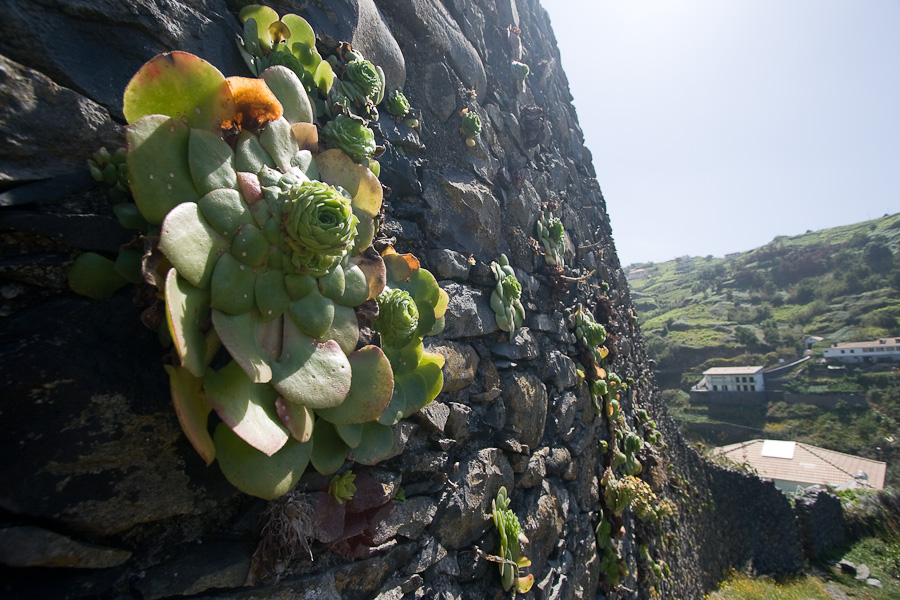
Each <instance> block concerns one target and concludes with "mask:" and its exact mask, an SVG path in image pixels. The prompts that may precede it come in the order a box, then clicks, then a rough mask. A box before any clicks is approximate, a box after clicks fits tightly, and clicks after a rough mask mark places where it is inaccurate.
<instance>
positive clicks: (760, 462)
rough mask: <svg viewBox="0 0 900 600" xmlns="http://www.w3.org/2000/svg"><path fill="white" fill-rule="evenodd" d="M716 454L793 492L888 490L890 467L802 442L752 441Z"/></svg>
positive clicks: (725, 448)
mask: <svg viewBox="0 0 900 600" xmlns="http://www.w3.org/2000/svg"><path fill="white" fill-rule="evenodd" d="M713 454H715V455H721V456H725V457H727V458H728V459H730V460H732V461H734V462H737V463H743V464H746V465H749V466H750V467H751V468H753V469H754V470H755V471H756V473H757V474H758V475H759V476H760V477H764V478H766V479H771V480H772V481H773V482H774V483H775V487H777V488H778V489H780V490H782V491H784V492H788V493H793V492H795V491H797V490H799V489H803V488H807V487H810V486H813V485H819V486H829V487H832V488H835V489H866V490H881V489H884V476H885V473H886V471H887V464H886V463H884V462H882V461H880V460H870V459H868V458H861V457H859V456H853V455H852V454H844V453H843V452H835V451H834V450H826V449H825V448H819V447H817V446H810V445H809V444H802V443H800V442H785V441H780V440H750V441H749V442H742V443H739V444H730V445H728V446H721V447H719V448H716V449H715V450H713Z"/></svg>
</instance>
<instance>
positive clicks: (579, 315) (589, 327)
mask: <svg viewBox="0 0 900 600" xmlns="http://www.w3.org/2000/svg"><path fill="white" fill-rule="evenodd" d="M575 337H577V338H578V341H579V342H581V343H582V344H583V345H584V346H585V348H587V350H588V352H589V353H590V355H591V358H592V359H593V360H594V363H595V364H597V365H598V366H599V365H600V364H602V362H603V359H604V358H606V356H607V354H609V350H607V349H606V348H604V347H603V342H605V341H606V329H605V328H604V327H603V325H601V324H600V323H597V322H596V321H595V320H594V317H592V316H591V313H590V312H589V311H586V310H584V308H583V307H582V306H581V305H580V304H579V305H578V308H577V310H576V311H575Z"/></svg>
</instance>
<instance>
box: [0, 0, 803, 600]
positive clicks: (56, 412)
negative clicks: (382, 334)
mask: <svg viewBox="0 0 900 600" xmlns="http://www.w3.org/2000/svg"><path fill="white" fill-rule="evenodd" d="M241 5H242V3H241V2H223V1H216V0H181V1H176V0H165V1H163V0H158V1H151V0H132V1H130V2H108V1H103V0H80V1H78V2H69V1H60V0H40V1H34V0H10V1H9V2H6V3H5V10H4V19H3V21H2V23H0V132H2V134H3V137H4V139H5V140H6V143H5V144H4V146H3V149H2V150H0V235H2V240H3V244H2V246H0V248H2V250H0V278H2V280H0V315H2V317H0V318H2V320H3V321H2V322H3V326H2V328H0V364H2V365H3V366H2V382H3V385H4V393H3V395H2V399H0V426H2V428H3V430H4V435H3V436H2V438H0V450H2V454H3V456H4V458H5V460H4V461H3V463H2V464H0V563H2V564H3V565H4V566H2V567H0V575H2V579H0V581H2V583H0V590H2V594H3V595H4V597H8V598H16V597H55V598H89V597H90V598H143V599H147V600H151V599H158V598H173V597H185V596H186V597H194V596H202V597H204V598H242V599H243V598H282V597H283V598H288V597H290V598H313V597H315V598H350V599H354V598H360V599H362V598H381V599H387V598H414V597H415V598H420V597H425V598H479V599H481V598H491V597H494V596H495V595H496V594H497V593H498V592H499V591H500V582H499V577H498V573H497V568H496V565H495V564H493V563H491V562H489V561H487V560H485V558H484V556H483V554H481V551H483V552H487V553H491V552H493V551H494V550H495V545H496V543H497V539H496V534H495V533H494V531H493V526H492V525H491V524H490V518H489V511H490V503H491V500H492V499H493V498H494V497H495V495H496V492H497V490H498V489H499V488H500V486H501V485H503V486H506V488H507V489H508V490H510V493H511V498H512V504H511V506H512V508H513V509H514V510H515V512H516V513H517V514H518V516H519V519H520V521H521V522H522V524H523V529H524V532H525V533H526V535H527V536H528V538H529V540H530V544H529V545H528V547H527V550H526V554H527V555H528V556H529V557H530V558H531V559H532V561H533V564H532V566H531V567H530V569H529V571H530V572H531V573H533V574H534V576H535V580H536V584H535V586H534V588H533V590H532V591H531V592H530V593H529V594H527V595H526V596H525V597H527V598H530V597H534V598H540V599H549V598H592V597H598V598H604V597H608V598H614V597H618V598H649V597H650V596H651V593H652V591H655V592H657V593H658V594H659V595H660V596H661V597H664V598H693V597H699V596H700V595H701V594H702V592H703V591H704V590H706V589H707V588H708V587H709V586H710V585H711V584H712V583H713V582H714V580H715V579H716V577H718V575H719V574H720V573H721V571H722V569H723V568H725V567H729V566H737V567H741V566H744V565H747V564H752V566H753V567H755V568H756V569H757V570H759V571H761V572H782V571H786V570H792V569H795V568H796V567H797V566H798V565H799V564H800V561H801V560H802V558H801V554H800V546H799V541H798V537H797V532H796V522H795V521H794V519H793V516H792V515H791V511H790V506H789V504H788V502H787V500H786V499H785V498H784V497H783V496H782V495H781V494H780V493H778V492H777V491H775V490H774V487H772V486H771V484H764V483H761V482H759V481H758V480H756V479H753V478H749V477H746V476H743V475H738V474H735V473H730V472H727V471H723V470H721V469H719V468H717V467H712V466H709V465H706V464H704V463H703V462H702V461H701V460H700V458H699V457H698V456H697V454H696V453H695V452H694V451H693V450H691V449H690V448H688V447H687V446H686V445H685V444H684V443H683V441H682V440H681V438H680V437H679V435H678V432H677V430H676V428H675V425H674V423H673V421H672V420H671V419H669V418H668V417H667V416H666V415H665V407H664V406H662V405H661V402H660V399H659V393H658V389H657V388H656V386H655V383H654V378H653V374H652V373H651V371H650V368H649V366H648V361H647V356H646V352H645V350H644V346H643V341H642V339H641V337H640V334H639V332H638V331H637V329H636V325H635V323H636V320H635V318H634V316H633V312H632V309H631V307H632V304H631V300H630V297H629V292H628V287H627V284H626V282H625V278H624V275H623V273H622V270H621V268H620V264H619V261H618V258H617V257H616V253H615V247H614V244H613V241H612V237H611V234H612V230H611V227H610V222H609V217H608V215H607V213H606V208H605V202H604V199H603V196H602V195H601V193H600V188H599V186H598V184H597V181H596V179H595V173H594V169H593V166H592V164H591V155H590V153H589V152H588V150H587V149H586V148H585V147H584V143H583V136H582V134H581V130H580V128H579V126H578V121H577V118H576V115H575V109H574V107H573V106H572V104H571V96H570V94H569V91H568V84H567V81H566V77H565V74H564V73H563V71H562V69H561V65H560V57H559V52H558V50H557V47H556V43H555V38H554V36H553V32H552V29H551V27H550V23H549V19H548V18H547V15H546V13H545V12H544V11H543V9H542V8H541V7H540V5H539V3H538V2H537V0H518V1H516V0H496V1H495V0H478V1H475V2H468V1H462V0H443V1H440V0H412V1H401V0H377V1H374V2H373V0H332V1H328V2H326V1H317V0H310V1H306V2H296V3H285V2H277V3H273V5H272V6H273V8H275V9H276V10H278V11H279V12H280V13H284V12H288V11H294V12H298V13H300V14H301V15H303V16H304V17H306V18H307V19H308V20H309V21H310V22H311V23H312V25H313V27H314V29H315V30H316V33H317V35H318V36H319V38H320V39H321V40H322V44H323V46H324V47H326V48H327V47H328V46H329V45H331V47H333V46H334V44H336V42H337V41H338V40H350V41H351V42H352V43H353V45H354V46H355V47H357V48H359V49H360V50H362V51H363V52H364V53H365V54H366V55H367V56H369V57H371V58H373V59H374V60H375V61H376V62H378V63H380V64H381V65H382V66H383V67H384V68H385V72H386V74H387V76H388V79H389V82H391V85H399V84H401V83H402V84H403V85H404V91H405V92H406V93H407V95H408V97H409V98H410V101H411V103H412V105H413V106H414V107H416V108H418V109H419V110H420V113H421V114H420V116H421V122H422V125H421V128H420V129H419V130H410V129H409V128H404V127H402V126H399V125H397V124H395V123H394V122H393V121H391V120H389V119H382V122H381V132H380V142H381V143H384V144H385V145H386V146H387V147H388V152H387V153H386V154H385V155H384V156H383V157H382V159H381V161H382V164H383V168H382V181H383V182H384V183H385V184H386V185H387V186H389V187H390V188H391V191H392V192H391V195H390V196H389V197H388V199H387V202H386V211H387V218H386V222H385V224H384V230H385V232H386V233H387V235H388V236H390V237H393V238H395V244H396V246H397V247H398V249H400V250H401V251H407V252H409V251H411V252H414V253H415V254H416V255H417V256H419V257H420V258H421V259H422V262H423V265H424V266H425V267H426V268H428V269H429V270H431V271H432V272H434V273H435V274H436V276H437V277H438V279H439V280H440V282H441V285H442V287H444V289H446V290H447V291H448V292H449V294H450V296H451V303H450V306H449V308H448V313H447V327H446V329H445V331H444V333H443V334H442V335H440V336H437V337H435V338H433V339H431V341H430V342H429V343H430V345H431V348H432V350H434V351H437V352H441V353H442V354H444V355H445V356H446V357H447V365H446V367H445V380H446V385H445V390H444V392H443V393H442V394H441V395H440V396H439V397H438V400H437V401H436V402H434V403H433V404H432V405H430V406H429V407H428V408H427V409H426V410H425V411H423V412H422V414H420V415H417V416H415V417H414V418H412V419H410V420H408V421H405V422H402V423H401V424H400V425H398V427H397V430H396V441H397V450H398V453H397V455H396V456H394V457H393V458H391V459H389V460H387V461H385V462H384V463H382V464H380V465H378V466H377V467H374V468H362V467H358V466H354V471H355V472H358V473H364V474H365V475H367V476H369V477H371V479H372V481H376V482H378V485H380V486H383V487H384V489H386V490H396V489H398V488H400V487H402V488H403V489H404V490H405V493H406V498H407V501H406V502H403V503H394V502H392V503H389V504H386V505H384V507H385V508H384V509H383V510H379V511H378V512H377V515H375V516H372V515H371V511H370V510H369V511H368V512H367V510H368V509H365V508H363V507H358V508H359V512H358V513H354V514H356V515H357V516H358V518H359V519H361V520H365V524H366V527H367V529H366V531H367V532H368V533H367V535H369V536H371V542H372V543H373V544H377V550H376V551H373V552H371V553H370V554H366V555H363V556H360V555H358V554H353V555H348V554H347V553H346V552H344V553H341V552H340V551H339V548H337V547H332V548H329V547H327V546H325V545H323V544H319V543H317V544H314V545H313V547H312V548H311V550H312V556H313V557H314V559H310V553H309V552H307V551H306V550H305V549H303V548H298V547H294V546H291V545H290V544H283V543H282V544H281V545H279V543H278V541H279V540H280V539H281V540H282V541H283V539H282V538H284V536H286V535H287V534H288V533H289V528H290V527H291V526H293V525H296V524H297V523H298V517H297V515H299V514H302V511H303V510H304V508H303V507H310V506H314V498H315V497H316V496H315V494H316V493H317V492H318V490H320V489H322V488H323V487H324V485H326V484H327V478H321V477H317V476H315V475H308V476H307V477H305V478H304V479H303V481H301V484H300V486H299V487H298V491H297V492H295V493H292V494H290V495H289V496H287V497H285V498H284V499H282V500H279V501H276V502H272V503H265V502H263V501H260V500H256V499H253V498H250V497H247V496H244V495H242V494H240V493H238V492H237V491H235V490H234V489H233V488H232V487H231V486H230V485H229V484H228V483H227V482H226V481H225V480H224V478H223V477H222V476H221V474H220V473H219V471H218V469H217V468H216V467H215V466H213V467H210V468H205V467H204V466H203V462H202V460H200V459H199V457H198V456H197V455H196V454H195V453H194V452H193V450H192V449H191V447H190V445H189V444H188V443H187V441H186V440H185V438H184V436H183V435H182V434H181V432H180V429H179V427H178V423H177V420H176V418H175V415H174V411H173V410H172V408H171V401H170V399H169V391H168V383H167V380H166V376H165V373H164V371H163V369H162V364H163V357H162V350H161V347H160V345H159V342H158V340H157V337H156V334H155V333H154V332H153V331H151V330H150V329H148V328H146V327H144V326H143V325H142V324H141V319H142V318H143V320H144V321H146V322H152V321H153V319H154V317H155V318H158V315H155V316H154V315H153V314H148V313H147V312H146V307H148V306H152V304H153V302H152V301H153V297H152V292H150V296H149V297H148V296H147V294H148V290H146V289H142V288H134V287H129V288H127V289H124V290H122V291H120V292H119V293H117V294H116V295H115V296H114V297H113V298H111V299H109V300H106V301H102V302H98V301H93V300H89V299H85V298H81V297H77V296H75V295H74V294H72V293H71V292H69V291H68V288H67V286H66V282H65V273H66V269H67V267H68V265H69V264H71V262H72V260H73V258H74V257H75V256H76V255H77V254H78V253H80V252H81V251H84V250H94V251H101V252H111V253H114V252H115V251H116V250H117V249H118V247H119V246H120V245H121V244H125V243H128V242H129V238H128V235H127V234H126V233H125V232H124V231H122V230H121V229H120V228H119V227H118V225H117V223H116V221H115V219H114V218H113V215H112V212H111V209H110V207H109V205H108V204H107V203H106V202H105V200H104V199H103V197H102V196H101V195H100V193H99V191H98V190H97V189H96V187H94V186H93V185H92V181H91V180H90V178H89V176H87V174H86V169H85V160H86V159H87V158H88V156H89V155H90V154H91V153H92V152H93V151H94V150H96V149H97V148H98V147H99V146H101V145H107V146H109V147H115V146H117V145H119V144H121V143H122V141H123V133H122V131H123V130H122V127H123V125H124V122H123V118H122V113H121V109H122V107H121V93H122V90H123V89H124V86H125V85H126V83H127V82H128V80H129V78H130V77H131V75H132V74H133V73H134V72H135V71H136V70H137V69H138V68H139V67H140V66H141V65H142V64H143V63H144V62H145V61H146V60H148V59H149V58H151V57H152V56H154V55H155V54H157V53H159V52H163V51H167V50H175V49H178V50H187V51H190V52H193V53H195V54H198V55H199V56H201V57H203V58H205V59H206V60H208V61H210V62H212V63H213V64H214V65H216V66H217V67H218V68H219V69H220V70H221V71H222V72H223V73H225V74H226V75H246V71H245V68H244V66H243V64H242V62H241V60H240V57H239V56H238V53H237V50H236V47H235V44H234V36H235V34H237V33H238V31H239V29H238V23H237V20H236V18H235V14H236V12H237V11H238V10H239V9H240V6H241ZM509 26H515V27H518V28H519V30H520V31H521V40H522V44H523V56H522V60H523V61H524V62H526V63H528V64H529V65H531V71H532V74H531V75H530V76H529V78H528V87H527V91H526V92H524V93H522V92H518V91H517V90H516V87H515V83H514V81H513V79H512V73H511V71H510V61H511V59H512V58H513V57H514V55H515V54H514V53H515V52H516V50H515V46H514V45H512V44H510V42H509V33H508V31H509V29H508V28H509ZM463 108H468V109H469V110H473V111H476V112H477V113H478V114H479V115H480V116H481V119H482V122H483V123H484V131H483V133H482V135H481V139H480V140H479V143H478V144H477V145H476V146H475V147H474V148H468V147H467V146H466V145H465V144H464V143H463V139H462V137H461V136H460V134H459V132H458V128H459V116H458V113H459V111H460V110H461V109H463ZM543 204H547V205H550V206H552V207H553V208H554V209H555V211H556V214H557V215H559V216H560V217H561V218H562V221H563V223H564V224H565V228H566V232H567V234H568V240H567V247H568V249H567V252H566V259H567V265H569V268H568V269H567V271H566V277H567V278H566V279H562V278H559V277H558V276H555V275H554V274H553V273H552V272H550V271H548V270H547V269H546V267H545V265H544V261H543V258H542V257H541V256H540V255H539V254H538V252H537V251H536V244H535V242H534V240H533V239H532V235H533V232H534V223H535V221H536V219H537V218H538V215H539V213H540V210H541V207H542V205H543ZM500 252H505V253H506V254H507V255H508V256H509V258H510V261H511V264H512V265H513V266H514V267H515V269H516V271H517V274H518V275H519V279H520V281H521V282H522V283H523V300H524V304H525V308H526V312H527V314H528V317H527V319H526V327H525V328H523V329H522V330H521V331H520V332H519V333H518V334H517V335H516V336H515V337H514V338H513V339H511V340H510V339H509V338H508V336H507V334H506V333H505V332H502V331H499V330H498V329H497V326H496V323H495V321H494V319H493V314H492V312H491V310H490V308H489V305H488V298H489V295H490V292H491V289H492V287H493V285H494V281H493V276H492V275H491V272H490V270H489V267H488V265H489V264H490V262H491V261H492V260H494V259H496V258H497V256H498V254H499V253H500ZM603 284H608V286H609V288H608V291H604V289H603ZM577 303H581V304H583V305H584V306H585V307H587V309H589V310H591V311H592V312H593V314H594V316H595V317H596V318H597V319H598V320H599V321H600V322H601V323H603V324H604V325H605V326H606V328H607V330H608V332H609V333H610V337H609V341H608V343H607V346H608V347H609V349H610V357H609V368H610V369H611V370H613V371H615V372H617V373H618V374H619V375H620V376H621V377H622V378H623V379H625V378H628V377H630V378H633V380H634V382H635V384H634V385H633V386H632V387H631V389H630V390H629V393H628V394H627V396H626V397H625V398H624V399H623V402H622V404H623V410H624V412H625V414H626V416H627V420H628V422H629V424H630V425H631V426H632V427H636V426H637V425H636V421H635V411H636V410H637V409H638V408H640V407H643V408H646V409H647V410H648V411H649V412H650V414H651V416H652V417H653V418H655V419H656V421H657V423H658V424H659V427H660V430H661V431H662V433H663V435H664V439H665V440H666V441H667V443H668V447H667V449H660V450H647V451H645V454H642V456H641V459H642V462H644V464H645V467H646V468H645V473H643V474H642V477H643V478H644V479H645V480H646V481H647V482H648V483H649V484H650V485H651V487H652V489H653V490H654V492H655V493H656V494H657V495H658V496H660V497H666V498H671V499H673V500H674V501H675V502H676V505H677V506H678V509H679V516H678V517H676V518H673V519H671V520H669V521H667V523H666V526H665V527H666V529H665V530H664V531H662V532H661V533H660V532H657V531H653V530H651V529H650V528H649V527H648V526H645V525H644V524H641V523H639V522H637V521H636V520H635V519H633V518H631V517H628V516H627V515H626V518H625V522H624V526H625V530H626V534H625V536H624V537H623V542H622V547H623V552H624V555H625V560H626V563H627V565H628V567H629V575H628V576H627V577H626V578H625V579H624V580H623V584H624V588H622V589H620V590H619V591H618V592H616V591H611V590H609V589H608V588H606V587H605V586H604V585H603V584H602V583H601V577H600V573H599V557H598V554H597V548H596V543H595V539H594V528H595V526H596V524H597V518H598V512H597V511H598V508H599V494H600V485H599V479H600V476H601V474H602V472H603V469H604V468H605V466H606V465H605V463H604V461H606V457H605V456H600V454H599V452H598V451H597V442H598V441H599V440H600V439H606V438H607V437H608V435H609V432H608V431H607V427H606V423H605V421H604V419H602V418H601V417H599V416H597V415H596V413H595V410H594V408H593V406H592V402H591V399H590V397H589V395H588V393H587V390H586V389H585V387H584V386H582V387H579V386H578V385H577V379H576V371H575V362H576V360H578V353H579V350H578V348H577V347H576V345H575V338H574V336H573V334H572V331H571V329H570V326H571V324H570V317H571V314H572V310H573V308H574V306H575V305H576V304H577ZM401 450H402V452H400V451H401ZM348 510H349V509H348ZM288 537H289V536H288ZM642 543H650V544H651V545H653V548H654V553H655V556H656V557H657V558H662V559H664V560H665V561H666V562H667V563H668V564H669V565H670V567H671V570H672V575H671V577H670V578H668V579H666V580H663V581H658V580H654V579H652V578H651V577H650V575H649V574H648V569H647V568H646V565H644V564H642V563H640V562H639V561H638V558H637V557H638V545H639V544H642ZM345 550H346V548H345ZM245 583H246V584H249V586H248V587H245Z"/></svg>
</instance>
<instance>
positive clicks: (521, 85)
mask: <svg viewBox="0 0 900 600" xmlns="http://www.w3.org/2000/svg"><path fill="white" fill-rule="evenodd" d="M510 66H511V67H512V73H513V79H515V81H516V88H517V89H518V90H519V91H520V92H524V91H525V78H526V77H528V73H530V72H531V68H530V67H529V66H528V65H526V64H525V63H523V62H519V61H517V60H514V61H512V63H510Z"/></svg>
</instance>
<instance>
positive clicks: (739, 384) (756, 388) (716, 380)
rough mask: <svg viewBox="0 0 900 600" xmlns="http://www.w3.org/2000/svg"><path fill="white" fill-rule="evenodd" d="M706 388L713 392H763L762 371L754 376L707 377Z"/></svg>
mask: <svg viewBox="0 0 900 600" xmlns="http://www.w3.org/2000/svg"><path fill="white" fill-rule="evenodd" d="M706 387H707V389H708V390H710V391H711V392H762V391H764V390H765V383H764V380H763V374H762V371H759V372H758V373H755V374H753V375H707V376H706Z"/></svg>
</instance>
